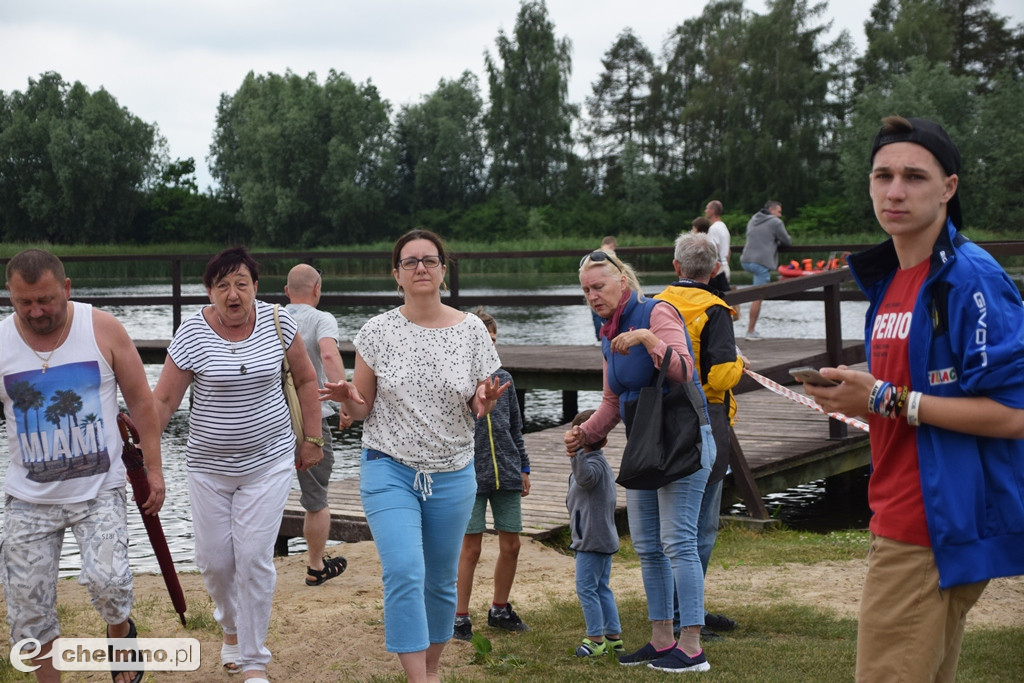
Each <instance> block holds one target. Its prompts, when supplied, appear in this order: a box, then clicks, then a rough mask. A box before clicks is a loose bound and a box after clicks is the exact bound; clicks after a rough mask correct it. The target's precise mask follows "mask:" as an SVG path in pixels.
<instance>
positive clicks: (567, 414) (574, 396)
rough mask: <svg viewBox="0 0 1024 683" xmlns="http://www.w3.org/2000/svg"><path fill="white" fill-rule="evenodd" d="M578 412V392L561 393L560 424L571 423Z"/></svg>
mask: <svg viewBox="0 0 1024 683" xmlns="http://www.w3.org/2000/svg"><path fill="white" fill-rule="evenodd" d="M579 412H580V403H579V392H577V391H563V392H562V422H564V423H565V424H568V423H570V422H572V420H573V418H574V417H576V415H577V414H579Z"/></svg>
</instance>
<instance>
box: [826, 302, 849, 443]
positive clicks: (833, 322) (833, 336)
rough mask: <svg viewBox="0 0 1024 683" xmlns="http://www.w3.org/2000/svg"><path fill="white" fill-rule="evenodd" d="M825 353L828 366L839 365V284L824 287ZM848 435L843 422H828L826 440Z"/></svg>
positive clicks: (841, 349) (840, 317) (840, 357)
mask: <svg viewBox="0 0 1024 683" xmlns="http://www.w3.org/2000/svg"><path fill="white" fill-rule="evenodd" d="M824 289H825V352H826V353H827V354H828V362H829V365H832V366H836V365H839V364H840V362H841V360H842V354H843V321H842V313H841V311H840V305H839V284H838V283H836V284H831V285H825V288H824ZM848 435H849V433H848V431H847V427H846V423H845V422H840V421H839V420H836V419H835V418H829V420H828V438H830V439H845V438H846V437H847V436H848Z"/></svg>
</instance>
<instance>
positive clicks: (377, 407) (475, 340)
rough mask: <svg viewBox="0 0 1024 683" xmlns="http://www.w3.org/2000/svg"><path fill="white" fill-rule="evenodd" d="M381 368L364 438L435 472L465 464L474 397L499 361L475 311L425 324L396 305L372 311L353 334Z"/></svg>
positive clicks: (372, 365)
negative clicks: (447, 323) (449, 322)
mask: <svg viewBox="0 0 1024 683" xmlns="http://www.w3.org/2000/svg"><path fill="white" fill-rule="evenodd" d="M355 347H356V350H358V351H359V355H360V356H362V358H363V360H364V361H365V362H366V364H367V365H368V366H369V368H370V369H371V370H373V372H374V374H375V375H376V376H377V397H376V399H375V400H374V403H373V407H372V408H371V410H370V414H369V415H367V417H366V420H365V421H364V423H363V446H364V447H365V448H372V449H374V450H378V451H382V452H384V453H387V454H388V455H390V456H391V457H393V458H394V459H395V460H397V461H399V462H401V463H402V464H403V465H406V466H408V467H412V468H415V469H417V470H423V471H429V472H451V471H454V470H458V469H462V468H463V467H465V466H466V465H467V464H469V462H470V461H471V460H472V459H473V431H474V426H475V423H474V419H473V413H472V411H471V409H470V407H469V400H470V399H471V398H472V397H473V392H474V391H476V386H477V383H478V382H481V381H483V380H485V379H487V378H488V377H489V376H490V375H491V373H493V372H494V371H496V370H497V369H498V368H499V367H501V360H500V359H499V358H498V352H497V350H496V349H495V348H494V344H493V343H492V342H491V338H490V336H489V335H488V334H487V328H485V327H484V324H483V323H482V322H481V321H480V319H479V318H477V317H476V316H475V315H472V314H470V315H467V316H466V319H465V320H463V321H462V322H460V323H458V324H456V325H453V326H451V327H443V328H436V329H435V328H426V327H420V326H419V325H416V324H414V323H412V322H409V320H407V319H406V318H405V316H403V315H402V314H401V312H400V310H399V309H397V308H395V309H392V310H390V311H388V312H386V313H382V314H381V315H378V316H376V317H374V318H371V319H370V320H369V321H368V322H367V323H366V324H365V325H363V328H362V329H361V330H359V334H357V335H356V338H355Z"/></svg>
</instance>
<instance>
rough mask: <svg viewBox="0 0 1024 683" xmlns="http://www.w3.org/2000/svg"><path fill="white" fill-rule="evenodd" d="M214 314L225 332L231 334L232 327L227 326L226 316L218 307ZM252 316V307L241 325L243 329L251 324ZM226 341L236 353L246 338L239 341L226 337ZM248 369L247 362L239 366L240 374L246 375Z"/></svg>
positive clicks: (232, 351)
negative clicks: (223, 316) (221, 313)
mask: <svg viewBox="0 0 1024 683" xmlns="http://www.w3.org/2000/svg"><path fill="white" fill-rule="evenodd" d="M214 314H215V315H216V316H217V322H219V323H220V326H221V327H223V328H224V331H225V332H227V333H229V334H230V332H231V328H230V327H228V326H227V324H226V323H225V322H224V318H222V317H220V313H219V312H218V311H217V310H216V309H214ZM251 316H252V309H249V313H248V314H247V315H246V316H245V322H243V323H242V324H241V325H240V327H241V328H242V329H245V328H246V327H248V326H249V318H250V317H251ZM246 338H248V337H246ZM225 341H227V343H229V344H231V353H232V355H234V353H235V352H236V351H237V350H238V348H241V346H242V345H243V344H244V343H245V339H239V340H238V341H235V340H233V339H225ZM248 371H249V370H248V368H246V367H245V363H242V364H241V365H240V366H239V367H238V374H240V375H244V374H245V373H247V372H248Z"/></svg>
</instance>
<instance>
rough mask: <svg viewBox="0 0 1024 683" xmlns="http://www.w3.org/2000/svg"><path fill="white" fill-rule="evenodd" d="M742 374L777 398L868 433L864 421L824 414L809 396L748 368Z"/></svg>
mask: <svg viewBox="0 0 1024 683" xmlns="http://www.w3.org/2000/svg"><path fill="white" fill-rule="evenodd" d="M743 372H745V373H747V374H748V375H750V376H751V377H752V378H753V379H754V381H755V382H757V383H758V384H760V385H761V386H763V387H764V388H766V389H768V390H770V391H773V392H775V393H776V394H778V395H779V396H785V397H786V398H788V399H789V400H790V401H796V402H797V403H802V404H803V405H805V406H807V407H808V408H813V409H814V410H817V411H818V412H819V413H823V414H825V415H828V416H829V417H834V418H835V419H837V420H839V421H840V422H845V423H846V424H848V425H850V426H851V427H856V428H857V429H861V430H863V431H865V432H867V431H870V430H869V429H868V423H867V422H865V421H864V420H858V419H857V418H855V417H847V416H846V415H843V414H842V413H827V412H825V409H824V408H822V407H821V406H820V405H818V403H817V401H815V400H814V399H813V398H811V397H810V396H804V395H803V394H798V393H796V392H795V391H793V390H792V389H788V388H786V387H784V386H782V385H781V384H779V383H778V382H774V381H772V380H770V379H768V378H767V377H765V376H764V375H759V374H757V373H756V372H754V371H753V370H750V369H748V368H743Z"/></svg>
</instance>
